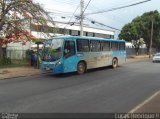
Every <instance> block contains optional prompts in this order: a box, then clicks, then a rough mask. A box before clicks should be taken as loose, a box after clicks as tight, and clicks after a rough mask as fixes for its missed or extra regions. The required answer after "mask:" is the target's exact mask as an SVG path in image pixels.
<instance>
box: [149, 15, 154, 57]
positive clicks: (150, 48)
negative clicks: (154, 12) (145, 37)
mask: <svg viewBox="0 0 160 119" xmlns="http://www.w3.org/2000/svg"><path fill="white" fill-rule="evenodd" d="M153 24H154V21H153V17H152V24H151V39H150V46H149V58H151V53H152V40H153Z"/></svg>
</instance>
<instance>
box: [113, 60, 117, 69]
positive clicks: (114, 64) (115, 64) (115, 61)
mask: <svg viewBox="0 0 160 119" xmlns="http://www.w3.org/2000/svg"><path fill="white" fill-rule="evenodd" d="M112 67H113V68H117V67H118V60H117V58H114V59H113V60H112Z"/></svg>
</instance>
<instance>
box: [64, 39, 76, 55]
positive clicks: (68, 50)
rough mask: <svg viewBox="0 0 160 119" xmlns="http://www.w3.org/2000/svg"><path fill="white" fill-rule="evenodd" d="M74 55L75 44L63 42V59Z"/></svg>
mask: <svg viewBox="0 0 160 119" xmlns="http://www.w3.org/2000/svg"><path fill="white" fill-rule="evenodd" d="M73 55H75V43H74V41H65V45H64V57H65V58H68V57H70V56H73Z"/></svg>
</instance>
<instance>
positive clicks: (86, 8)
mask: <svg viewBox="0 0 160 119" xmlns="http://www.w3.org/2000/svg"><path fill="white" fill-rule="evenodd" d="M90 2H91V0H90V1H89V2H88V3H87V5H86V7H85V8H84V10H83V13H84V12H85V11H86V9H87V7H88V5H89V3H90Z"/></svg>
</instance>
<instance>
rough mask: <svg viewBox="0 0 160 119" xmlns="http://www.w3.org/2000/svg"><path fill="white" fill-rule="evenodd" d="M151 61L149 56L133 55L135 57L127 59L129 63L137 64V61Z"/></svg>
mask: <svg viewBox="0 0 160 119" xmlns="http://www.w3.org/2000/svg"><path fill="white" fill-rule="evenodd" d="M147 59H149V55H138V56H136V55H133V56H129V57H128V58H127V62H135V61H141V60H147Z"/></svg>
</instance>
